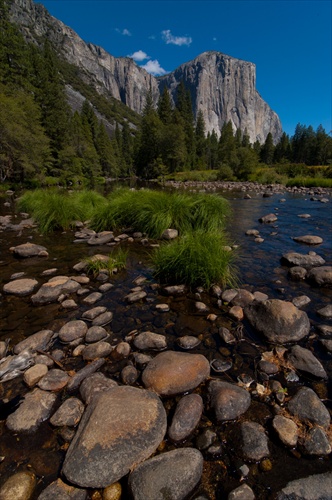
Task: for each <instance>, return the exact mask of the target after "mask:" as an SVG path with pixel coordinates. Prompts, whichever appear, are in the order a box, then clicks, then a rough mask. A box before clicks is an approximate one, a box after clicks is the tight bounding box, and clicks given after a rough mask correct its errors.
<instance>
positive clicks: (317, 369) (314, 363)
mask: <svg viewBox="0 0 332 500" xmlns="http://www.w3.org/2000/svg"><path fill="white" fill-rule="evenodd" d="M287 359H288V361H289V362H290V363H291V364H292V365H293V366H294V368H296V369H297V370H300V371H301V372H305V373H309V374H310V375H313V376H314V377H317V378H323V379H327V378H328V377H327V373H326V371H325V370H324V368H323V365H322V364H321V362H320V361H318V359H317V358H316V357H315V356H314V355H313V354H312V352H311V351H309V349H305V348H304V347H301V346H299V345H294V346H293V347H291V348H290V350H289V351H288V353H287Z"/></svg>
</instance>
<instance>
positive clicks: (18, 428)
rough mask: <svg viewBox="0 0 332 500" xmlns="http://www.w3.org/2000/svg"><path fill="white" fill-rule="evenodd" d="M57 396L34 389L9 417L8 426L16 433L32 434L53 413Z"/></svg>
mask: <svg viewBox="0 0 332 500" xmlns="http://www.w3.org/2000/svg"><path fill="white" fill-rule="evenodd" d="M55 400H56V394H54V393H52V392H48V391H42V390H41V389H38V388H36V389H34V390H33V391H32V392H29V393H28V394H26V395H25V397H24V400H23V402H22V403H21V404H20V406H19V407H18V409H17V410H16V411H15V412H14V413H12V414H11V415H9V417H8V418H7V421H6V425H7V427H8V429H9V430H11V431H14V432H23V433H32V432H34V431H35V430H36V429H37V428H38V427H39V425H40V424H41V423H42V422H44V420H47V419H48V417H49V416H50V414H51V412H52V408H53V405H54V403H55Z"/></svg>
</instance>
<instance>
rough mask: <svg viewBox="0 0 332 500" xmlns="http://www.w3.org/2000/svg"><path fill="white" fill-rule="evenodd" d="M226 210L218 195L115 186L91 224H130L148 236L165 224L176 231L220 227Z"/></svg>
mask: <svg viewBox="0 0 332 500" xmlns="http://www.w3.org/2000/svg"><path fill="white" fill-rule="evenodd" d="M228 214H229V205H228V202H227V201H226V200H225V199H223V198H222V197H220V196H218V195H209V194H201V195H192V194H188V193H179V192H174V193H168V192H165V191H153V190H149V189H142V190H139V191H132V190H129V189H119V190H116V191H114V192H113V193H112V195H111V197H110V199H109V201H108V203H107V205H106V206H104V207H103V208H102V209H101V210H99V211H98V213H96V214H95V215H94V217H93V218H92V220H91V227H92V228H93V229H94V230H95V231H105V230H117V229H121V228H123V227H132V228H133V229H134V230H135V231H141V232H143V233H147V234H148V236H150V237H151V238H160V236H161V234H162V233H163V231H164V230H165V229H168V228H172V229H177V230H178V231H179V233H180V234H185V233H186V232H188V231H191V230H192V229H200V228H202V229H204V230H215V229H221V228H223V227H224V224H225V217H226V215H228Z"/></svg>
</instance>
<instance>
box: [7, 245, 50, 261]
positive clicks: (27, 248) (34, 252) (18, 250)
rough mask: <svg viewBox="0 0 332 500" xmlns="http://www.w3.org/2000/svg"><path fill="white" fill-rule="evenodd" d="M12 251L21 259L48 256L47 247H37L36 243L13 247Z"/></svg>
mask: <svg viewBox="0 0 332 500" xmlns="http://www.w3.org/2000/svg"><path fill="white" fill-rule="evenodd" d="M10 250H11V252H13V254H14V255H15V256H16V257H21V258H28V257H38V256H43V257H46V256H47V249H46V247H43V246H42V245H35V244H34V243H23V244H22V245H18V246H16V247H12V248H11V249H10ZM45 252H46V255H45Z"/></svg>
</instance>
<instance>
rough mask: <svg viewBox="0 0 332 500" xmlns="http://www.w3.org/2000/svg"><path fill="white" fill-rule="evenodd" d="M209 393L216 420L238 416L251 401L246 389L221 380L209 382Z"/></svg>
mask: <svg viewBox="0 0 332 500" xmlns="http://www.w3.org/2000/svg"><path fill="white" fill-rule="evenodd" d="M209 394H210V399H211V406H212V408H213V409H214V411H215V414H216V418H217V420H218V421H224V420H234V419H235V418H238V417H239V416H240V415H242V414H243V413H245V412H246V411H247V410H248V408H249V406H250V403H251V397H250V394H249V392H248V391H246V390H245V389H243V388H242V387H239V386H238V385H236V384H232V383H229V382H223V381H221V380H212V381H211V382H210V384H209Z"/></svg>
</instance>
